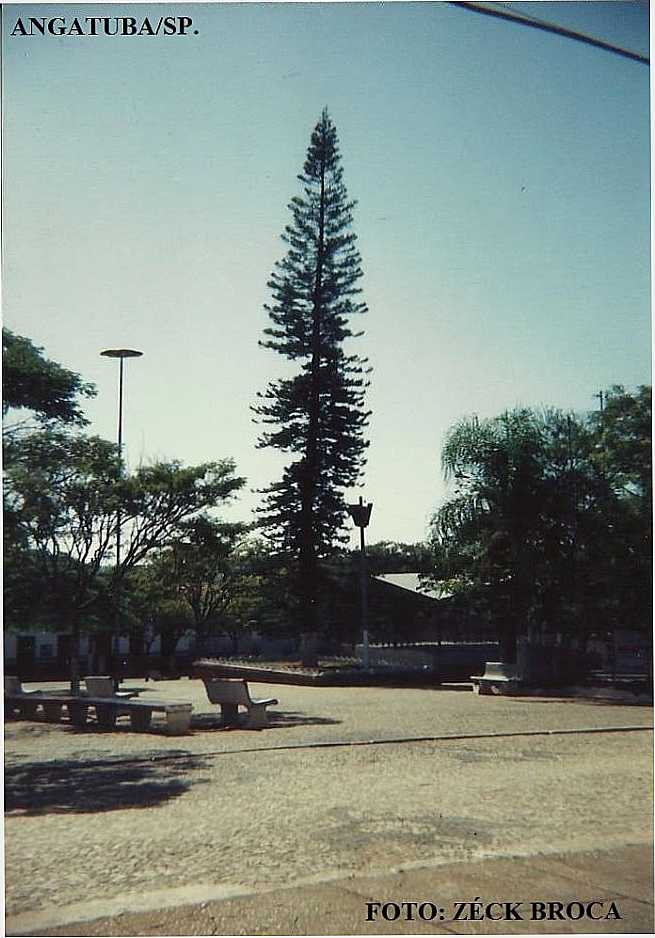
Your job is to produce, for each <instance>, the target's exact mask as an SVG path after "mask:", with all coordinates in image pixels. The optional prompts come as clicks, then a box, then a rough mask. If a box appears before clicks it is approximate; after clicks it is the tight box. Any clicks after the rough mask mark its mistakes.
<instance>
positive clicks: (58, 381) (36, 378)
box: [2, 328, 96, 426]
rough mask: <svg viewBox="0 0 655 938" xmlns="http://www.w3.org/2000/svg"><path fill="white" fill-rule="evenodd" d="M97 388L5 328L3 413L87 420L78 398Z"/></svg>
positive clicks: (69, 421)
mask: <svg viewBox="0 0 655 938" xmlns="http://www.w3.org/2000/svg"><path fill="white" fill-rule="evenodd" d="M95 394H96V389H95V387H94V386H93V385H92V384H90V383H88V382H86V381H83V380H82V378H81V377H80V376H79V375H78V374H76V373H75V372H74V371H69V370H68V369H67V368H64V367H62V366H61V365H59V364H58V363H57V362H54V361H51V360H50V359H48V358H46V357H45V356H44V354H43V349H42V348H39V347H38V346H36V345H34V343H33V342H32V341H31V340H30V339H27V338H25V337H24V336H20V335H15V334H14V333H13V332H12V331H11V330H10V329H5V328H3V330H2V413H3V415H5V414H6V413H7V412H8V410H9V409H10V408H16V409H26V410H29V411H32V413H33V414H34V415H35V416H36V418H37V419H38V420H39V421H41V422H43V421H53V420H54V421H59V422H61V423H64V424H68V425H76V426H85V425H86V424H87V423H88V420H87V418H86V417H85V416H84V413H83V412H82V409H81V407H80V404H79V400H78V398H79V397H87V398H88V397H94V396H95Z"/></svg>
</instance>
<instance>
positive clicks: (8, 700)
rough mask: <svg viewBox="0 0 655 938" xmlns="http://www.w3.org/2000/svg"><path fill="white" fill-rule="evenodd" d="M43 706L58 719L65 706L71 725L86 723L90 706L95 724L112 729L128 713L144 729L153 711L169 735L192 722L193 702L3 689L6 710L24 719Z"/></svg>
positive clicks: (50, 717)
mask: <svg viewBox="0 0 655 938" xmlns="http://www.w3.org/2000/svg"><path fill="white" fill-rule="evenodd" d="M39 707H41V708H42V709H43V715H44V717H45V719H46V720H48V721H52V722H58V721H59V720H61V718H62V713H63V708H64V707H66V709H67V711H68V716H69V719H70V721H71V723H72V724H73V725H74V726H85V725H86V722H87V719H88V715H89V709H90V708H91V707H92V708H93V709H94V711H95V715H96V719H97V721H98V725H99V726H102V727H105V728H107V729H111V727H113V726H114V725H115V724H116V718H117V717H118V716H122V715H127V716H129V718H130V723H131V726H132V729H133V730H136V731H138V732H144V731H146V730H148V729H149V728H150V723H151V720H152V714H153V713H164V714H165V715H166V730H167V732H168V733H169V735H171V736H179V735H181V734H183V733H187V732H188V731H189V729H190V726H191V713H192V711H193V704H191V703H183V702H178V703H173V702H169V701H164V700H128V699H125V698H123V697H91V696H90V695H88V694H85V695H80V696H79V697H75V696H73V695H71V694H56V693H55V694H48V693H44V692H42V691H23V690H22V688H21V689H20V690H19V691H17V692H16V691H14V692H13V693H12V692H9V693H8V692H7V690H5V714H6V715H7V716H9V717H12V716H14V715H15V714H16V712H18V714H19V715H20V716H21V717H23V719H26V720H35V719H36V718H37V713H38V708H39Z"/></svg>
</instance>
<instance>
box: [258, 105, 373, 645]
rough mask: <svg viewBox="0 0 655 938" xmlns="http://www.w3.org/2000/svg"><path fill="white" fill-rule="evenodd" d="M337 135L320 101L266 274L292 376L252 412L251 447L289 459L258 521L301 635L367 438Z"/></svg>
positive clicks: (348, 210)
mask: <svg viewBox="0 0 655 938" xmlns="http://www.w3.org/2000/svg"><path fill="white" fill-rule="evenodd" d="M342 177H343V170H342V168H341V158H340V154H339V149H338V141H337V133H336V130H335V127H334V124H333V123H332V121H331V119H330V117H329V115H328V112H327V109H326V110H324V111H323V113H322V115H321V119H320V120H319V122H318V124H317V125H316V127H315V128H314V131H313V133H312V136H311V142H310V146H309V149H308V151H307V158H306V160H305V164H304V168H303V173H302V174H301V175H299V176H298V179H299V180H300V183H301V185H302V195H299V196H295V197H294V198H293V199H292V200H291V203H290V205H289V209H290V211H291V214H292V220H291V223H290V224H289V225H287V227H286V228H285V231H284V234H283V235H282V240H283V241H284V242H285V243H286V244H287V245H288V250H287V253H286V255H285V257H284V258H283V260H281V261H278V262H277V263H276V265H275V270H274V271H273V274H272V275H271V279H270V280H269V282H268V286H269V287H270V290H271V293H272V297H273V302H272V303H271V304H270V305H267V306H266V307H265V308H266V310H267V312H268V314H269V316H270V319H271V321H272V325H271V326H270V327H269V328H267V329H265V330H264V334H265V336H266V339H265V340H264V341H262V342H261V343H260V344H261V345H262V346H264V347H265V348H270V349H274V350H275V351H276V352H279V353H280V354H281V355H284V356H285V357H286V358H288V359H291V360H292V361H294V362H297V363H298V366H299V368H298V371H297V373H296V374H295V375H294V376H293V377H291V378H284V379H281V380H277V381H272V382H270V383H269V385H268V387H267V389H266V391H265V392H263V393H261V394H259V395H258V397H259V403H258V404H257V406H256V407H254V408H253V410H254V412H255V414H256V415H257V417H258V421H259V422H260V423H263V424H266V425H269V427H270V429H267V430H266V431H264V432H263V433H262V435H261V437H260V439H259V442H258V446H260V447H266V446H272V447H274V448H276V449H278V450H281V451H282V452H284V453H287V454H289V455H291V456H292V460H291V461H290V463H289V464H288V465H287V467H286V468H285V470H284V473H283V475H282V479H281V480H280V481H279V482H276V483H274V484H272V485H271V486H269V488H267V489H266V490H265V491H264V495H265V499H264V503H263V505H262V507H261V508H260V523H261V526H262V527H263V528H264V529H265V530H266V531H267V533H268V535H269V537H270V538H271V539H272V541H273V543H274V544H275V546H276V547H277V549H278V550H280V551H281V552H282V553H283V554H285V555H286V556H287V557H288V558H292V559H293V560H295V561H296V562H297V563H296V564H295V569H296V571H297V575H298V578H297V580H296V582H295V589H294V590H293V592H294V593H295V595H296V597H297V599H298V612H299V619H300V621H299V622H298V625H299V626H300V629H301V631H303V632H308V633H315V632H316V631H317V629H318V626H319V612H318V609H319V601H320V572H319V561H320V559H321V558H322V557H325V556H327V555H328V554H329V553H330V551H331V550H332V549H333V548H334V546H335V545H336V544H337V543H338V542H339V541H341V540H342V539H343V538H342V528H343V524H344V520H345V516H346V506H345V503H344V498H343V495H344V490H345V489H347V488H350V487H352V486H353V485H355V484H356V482H357V481H358V479H359V476H360V473H361V471H362V469H363V466H364V463H365V459H364V451H365V449H366V447H367V445H368V442H367V441H366V440H365V439H364V430H365V427H366V425H367V423H368V417H369V413H370V412H369V411H366V410H365V409H364V392H365V389H366V387H367V385H368V379H367V374H368V371H369V369H368V367H367V360H366V359H365V358H360V357H359V356H357V355H352V354H346V352H345V350H344V342H345V340H346V339H349V338H351V337H355V336H357V335H361V333H353V332H352V331H351V329H350V327H349V319H350V317H351V316H355V315H360V314H362V313H364V312H366V304H365V303H363V302H361V301H360V300H359V294H360V293H361V290H360V288H359V287H358V286H357V284H358V281H359V279H360V277H361V276H362V270H361V266H360V260H361V259H360V255H359V252H358V251H357V248H356V235H355V234H354V233H353V232H352V231H351V230H350V229H351V224H352V209H353V208H354V206H355V202H353V201H350V200H349V199H348V195H347V192H346V187H345V185H344V183H343V179H342Z"/></svg>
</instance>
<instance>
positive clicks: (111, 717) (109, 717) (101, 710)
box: [96, 704, 116, 730]
mask: <svg viewBox="0 0 655 938" xmlns="http://www.w3.org/2000/svg"><path fill="white" fill-rule="evenodd" d="M96 719H97V721H98V726H101V727H102V728H103V729H106V730H111V729H113V728H114V726H115V725H116V708H115V707H112V706H111V705H110V704H96Z"/></svg>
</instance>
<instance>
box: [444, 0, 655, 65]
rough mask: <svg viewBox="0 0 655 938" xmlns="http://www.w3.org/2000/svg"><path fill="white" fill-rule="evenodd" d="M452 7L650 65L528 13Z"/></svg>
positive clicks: (454, 1)
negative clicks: (554, 35) (493, 17)
mask: <svg viewBox="0 0 655 938" xmlns="http://www.w3.org/2000/svg"><path fill="white" fill-rule="evenodd" d="M449 2H450V5H451V6H454V7H461V8H462V9H464V10H470V11H471V12H473V13H481V14H483V16H495V17H496V18H497V19H501V20H508V21H509V22H511V23H518V24H519V25H521V26H531V27H532V28H533V29H541V30H543V31H544V32H547V33H555V34H556V35H558V36H564V37H565V38H566V39H575V40H576V42H584V43H586V44H587V45H588V46H595V47H596V48H597V49H604V50H605V51H606V52H613V53H614V54H615V55H622V56H624V57H625V58H626V59H632V60H633V61H634V62H641V64H642V65H650V59H649V58H648V56H645V55H640V54H639V53H638V52H632V51H631V50H630V49H624V48H623V47H622V46H616V45H614V43H611V42H606V41H605V40H604V39H597V38H596V37H595V36H589V35H588V34H587V33H580V32H578V31H577V30H574V29H567V28H566V27H565V26H559V25H558V24H557V23H549V22H547V21H546V20H539V19H537V18H536V17H534V16H529V15H528V14H527V13H519V12H518V11H510V10H507V9H504V10H500V9H498V8H494V7H490V6H487V5H485V4H482V3H465V2H462V0H449Z"/></svg>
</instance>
